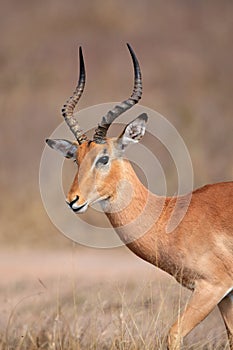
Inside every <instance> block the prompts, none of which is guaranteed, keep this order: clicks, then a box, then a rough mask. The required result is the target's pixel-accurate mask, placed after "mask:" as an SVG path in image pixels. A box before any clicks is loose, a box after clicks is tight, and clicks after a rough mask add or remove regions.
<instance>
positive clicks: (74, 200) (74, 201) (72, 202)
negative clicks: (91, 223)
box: [67, 196, 79, 208]
mask: <svg viewBox="0 0 233 350" xmlns="http://www.w3.org/2000/svg"><path fill="white" fill-rule="evenodd" d="M78 200H79V196H76V197H75V198H74V199H73V200H72V201H71V202H68V201H67V204H68V205H69V206H70V207H71V208H72V205H73V204H74V203H76V202H77V201H78Z"/></svg>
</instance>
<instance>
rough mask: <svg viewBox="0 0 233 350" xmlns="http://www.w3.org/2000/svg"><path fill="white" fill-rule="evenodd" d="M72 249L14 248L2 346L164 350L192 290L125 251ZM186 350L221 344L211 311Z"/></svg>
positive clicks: (3, 300) (3, 312) (221, 336)
mask: <svg viewBox="0 0 233 350" xmlns="http://www.w3.org/2000/svg"><path fill="white" fill-rule="evenodd" d="M72 251H73V253H72V254H71V251H70V252H67V253H66V254H65V255H64V253H60V254H59V252H57V253H56V254H51V253H49V252H47V253H45V252H43V253H42V252H34V253H33V254H32V253H24V255H20V254H19V255H18V256H17V254H16V258H17V263H16V264H17V265H18V276H16V275H17V272H15V274H14V276H11V278H10V279H8V281H7V287H6V286H5V290H4V288H3V287H4V286H2V288H1V289H2V292H3V291H4V292H3V294H4V297H2V298H1V303H0V305H1V318H0V321H1V343H0V349H4V350H5V349H12V350H16V349H17V350H19V349H21V350H24V349H25V350H26V349H30V350H32V349H48V350H49V349H56V350H61V349H64V350H69V349H70V350H77V349H85V350H89V349H99V350H103V349H106V350H107V349H108V350H109V349H116V350H141V349H148V350H150V349H158V350H159V349H165V348H166V334H167V332H168V329H169V327H170V326H171V324H172V322H173V321H174V320H175V319H176V318H177V316H178V315H179V313H180V310H181V309H183V308H184V307H185V305H186V303H187V301H188V299H189V297H190V293H189V292H187V291H185V290H184V289H182V288H181V287H179V286H178V284H177V283H176V282H175V281H173V279H171V278H169V277H167V276H166V275H165V274H163V273H159V272H158V270H156V269H154V268H153V267H150V266H149V265H148V264H146V263H144V262H143V261H140V260H139V259H137V258H135V257H134V256H133V255H129V254H127V253H126V252H125V251H124V250H123V251H122V250H117V251H114V250H112V251H111V253H109V252H105V251H94V250H85V249H84V250H83V251H82V253H80V251H79V250H76V251H74V249H73V250H72ZM42 254H43V260H42V259H41V260H40V259H39V256H41V257H42ZM36 261H37V263H36ZM26 262H28V263H29V262H30V265H31V266H30V267H26ZM29 271H31V275H30V273H29ZM59 271H60V272H59ZM20 274H21V275H20ZM184 348H185V349H193V350H194V349H195V350H197V349H206V350H207V349H208V350H210V349H211V350H213V349H227V346H226V335H225V331H224V327H223V323H222V321H221V319H220V316H219V314H218V312H217V310H216V311H215V312H214V313H212V314H211V315H210V316H209V317H208V318H207V319H206V320H205V321H204V322H203V323H202V324H201V325H200V326H199V327H197V329H196V330H194V331H193V332H192V333H191V334H190V335H189V336H188V337H187V339H186V340H185V347H184Z"/></svg>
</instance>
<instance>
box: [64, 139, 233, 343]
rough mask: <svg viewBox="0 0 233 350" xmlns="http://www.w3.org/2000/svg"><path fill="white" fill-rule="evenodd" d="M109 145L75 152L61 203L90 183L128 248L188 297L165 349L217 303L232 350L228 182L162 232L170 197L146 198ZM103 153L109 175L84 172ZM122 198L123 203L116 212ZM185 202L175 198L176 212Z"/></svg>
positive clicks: (202, 193) (232, 192)
mask: <svg viewBox="0 0 233 350" xmlns="http://www.w3.org/2000/svg"><path fill="white" fill-rule="evenodd" d="M114 142H115V141H114V139H113V140H112V139H108V141H107V143H106V144H96V143H94V142H93V143H91V144H88V143H84V144H82V145H81V146H80V147H79V149H78V151H77V162H78V165H79V168H80V170H79V171H78V173H77V175H76V177H75V179H74V182H73V185H72V187H71V189H70V192H69V194H68V200H69V201H72V200H73V198H74V197H75V196H76V195H79V197H80V199H79V200H80V205H81V204H82V203H84V202H85V201H87V200H88V196H90V188H91V187H93V184H95V186H96V190H97V193H98V196H99V197H101V198H108V197H110V198H109V199H108V200H107V201H106V206H105V210H106V215H107V217H108V219H109V220H110V222H111V224H112V226H113V227H114V228H115V230H116V232H117V233H118V235H119V236H120V238H121V239H122V240H123V242H125V243H126V244H127V246H128V247H129V249H130V250H132V251H133V252H134V253H135V254H136V255H138V256H139V257H141V258H142V259H144V260H146V261H148V262H150V263H152V264H154V265H156V266H158V267H159V268H161V269H162V270H164V271H166V272H168V273H169V274H170V275H172V276H174V277H175V278H176V280H177V281H178V282H180V283H181V284H182V285H183V286H185V287H187V288H189V289H191V290H193V291H194V293H193V297H192V299H191V301H190V303H189V305H188V306H187V308H186V309H185V311H184V313H183V315H182V316H181V319H180V320H179V323H178V322H176V323H175V324H174V325H173V327H172V328H171V331H170V334H169V338H168V344H169V349H180V342H181V339H182V337H184V336H185V335H186V334H187V333H189V332H190V331H191V330H192V329H193V328H194V327H195V326H196V325H197V324H198V323H199V322H201V321H202V320H203V319H204V318H205V317H206V316H207V315H208V314H209V312H210V311H211V310H212V309H213V308H214V307H215V306H216V305H218V304H219V308H220V311H221V312H222V315H223V318H224V320H225V324H226V326H227V331H228V335H229V342H230V347H231V349H233V343H232V337H233V302H232V293H233V292H231V288H233V206H232V203H233V182H228V183H218V184H213V185H207V186H204V187H202V188H200V189H198V190H195V191H194V192H193V193H192V198H191V202H190V204H189V207H188V210H187V213H186V215H185V217H184V218H183V220H182V221H181V223H180V224H179V225H178V227H176V228H175V230H174V231H173V232H171V233H167V232H166V227H167V224H168V221H169V220H170V218H171V215H172V212H173V209H174V206H175V204H176V200H177V198H174V197H172V198H171V197H167V198H165V197H159V196H156V195H155V194H152V193H150V192H149V191H148V190H147V189H146V188H145V187H144V186H143V185H142V184H141V183H140V181H139V179H138V178H137V176H136V174H135V172H134V170H133V169H132V167H131V165H130V163H129V162H128V161H127V160H123V159H121V158H118V156H117V154H116V151H115V147H114ZM104 148H107V150H108V154H109V155H110V157H111V166H110V169H109V171H108V172H106V173H104V174H99V172H98V171H97V170H93V171H90V168H91V165H92V164H93V161H94V159H95V157H96V156H97V154H99V153H101V152H103V149H104ZM120 180H123V181H124V184H123V187H122V190H120V191H117V184H118V183H119V181H120ZM95 195H96V194H95ZM130 195H131V200H130V201H129V203H127V205H126V206H125V207H124V203H125V199H126V198H128V197H130ZM91 196H93V195H91ZM186 198H187V197H186V196H183V197H180V202H179V205H180V209H182V207H183V205H185V201H186ZM138 217H139V218H138Z"/></svg>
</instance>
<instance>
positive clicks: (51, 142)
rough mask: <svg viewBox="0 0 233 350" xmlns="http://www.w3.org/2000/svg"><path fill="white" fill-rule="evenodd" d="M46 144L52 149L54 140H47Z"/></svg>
mask: <svg viewBox="0 0 233 350" xmlns="http://www.w3.org/2000/svg"><path fill="white" fill-rule="evenodd" d="M45 142H46V143H47V145H49V146H50V147H52V145H53V143H54V142H53V140H51V139H46V140H45Z"/></svg>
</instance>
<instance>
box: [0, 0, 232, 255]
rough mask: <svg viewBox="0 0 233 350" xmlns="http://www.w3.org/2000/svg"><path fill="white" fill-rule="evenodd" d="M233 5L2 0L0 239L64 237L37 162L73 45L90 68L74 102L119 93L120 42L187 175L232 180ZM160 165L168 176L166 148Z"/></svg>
mask: <svg viewBox="0 0 233 350" xmlns="http://www.w3.org/2000/svg"><path fill="white" fill-rule="evenodd" d="M232 13H233V3H232V2H231V1H228V0H223V1H213V0H211V1H199V0H195V1H194V0H193V1H192V0H181V1H166V2H165V1H162V0H158V1H150V0H145V1H138V0H134V1H131V0H130V1H123V0H118V1H106V2H105V1H84V0H83V1H80V0H79V1H77V0H75V1H72V0H69V1H57V0H48V1H46V2H38V1H28V0H22V1H16V0H10V1H5V2H3V3H2V5H1V13H0V17H1V20H0V28H1V30H0V32H1V46H0V67H1V78H0V104H1V128H0V132H1V137H0V152H1V168H0V190H1V202H0V209H1V221H0V242H1V245H2V246H5V245H9V246H10V247H13V246H15V247H16V248H17V249H18V248H19V247H20V246H23V247H26V246H31V245H33V244H36V245H42V246H44V245H49V246H50V247H59V246H65V245H66V244H69V243H68V240H66V239H65V238H64V237H63V236H62V235H59V234H58V232H57V230H56V229H55V228H54V226H53V225H52V223H51V222H50V220H49V218H48V217H47V214H46V212H45V210H44V208H43V205H42V202H41V198H40V192H39V185H38V170H39V164H40V158H41V154H42V151H43V148H44V145H45V143H44V140H45V139H46V138H47V137H48V136H49V135H50V133H51V132H52V131H53V130H54V128H55V127H56V126H57V125H58V124H59V123H60V122H61V121H62V119H61V116H60V108H61V106H62V104H63V103H64V102H65V100H66V99H67V97H68V96H69V95H70V93H71V92H72V91H73V87H74V85H75V83H76V79H77V74H78V57H77V53H78V46H79V45H82V46H83V49H84V55H85V61H86V68H87V84H86V89H85V93H84V95H83V97H82V99H81V101H80V103H79V109H82V108H85V107H88V106H91V105H94V104H99V103H103V102H110V101H121V100H123V99H125V98H126V97H128V95H129V93H130V91H131V88H132V77H133V75H132V67H131V62H130V58H129V55H128V52H127V49H126V46H125V43H126V42H129V43H131V45H132V46H133V48H134V49H135V51H136V53H137V56H138V58H139V60H140V64H141V68H142V72H143V82H144V93H143V99H142V102H141V104H143V105H145V106H148V107H150V108H152V109H155V110H157V111H158V112H160V113H161V114H162V115H164V116H165V117H166V118H167V119H168V120H169V121H170V122H171V123H172V124H173V125H174V126H175V127H176V128H177V130H178V131H179V133H180V135H181V136H182V137H183V139H184V141H185V143H186V144H187V147H188V149H189V152H190V155H191V158H192V162H193V167H194V175H195V187H197V186H201V185H202V184H206V183H212V182H217V181H227V180H232V173H233V164H232V146H233V138H232V132H233V117H232V114H233V98H232V91H233V89H232V88H233V86H232V79H233V65H232V57H233V41H232V33H233V17H232ZM71 138H72V136H71ZM158 152H159V150H158ZM163 167H164V168H165V169H166V168H167V171H168V178H169V176H170V178H171V181H173V180H172V179H173V173H174V172H175V169H174V168H173V167H171V165H169V161H167V160H166V157H165V158H164V159H163ZM170 169H171V170H170ZM169 171H170V172H171V174H170V175H169Z"/></svg>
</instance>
